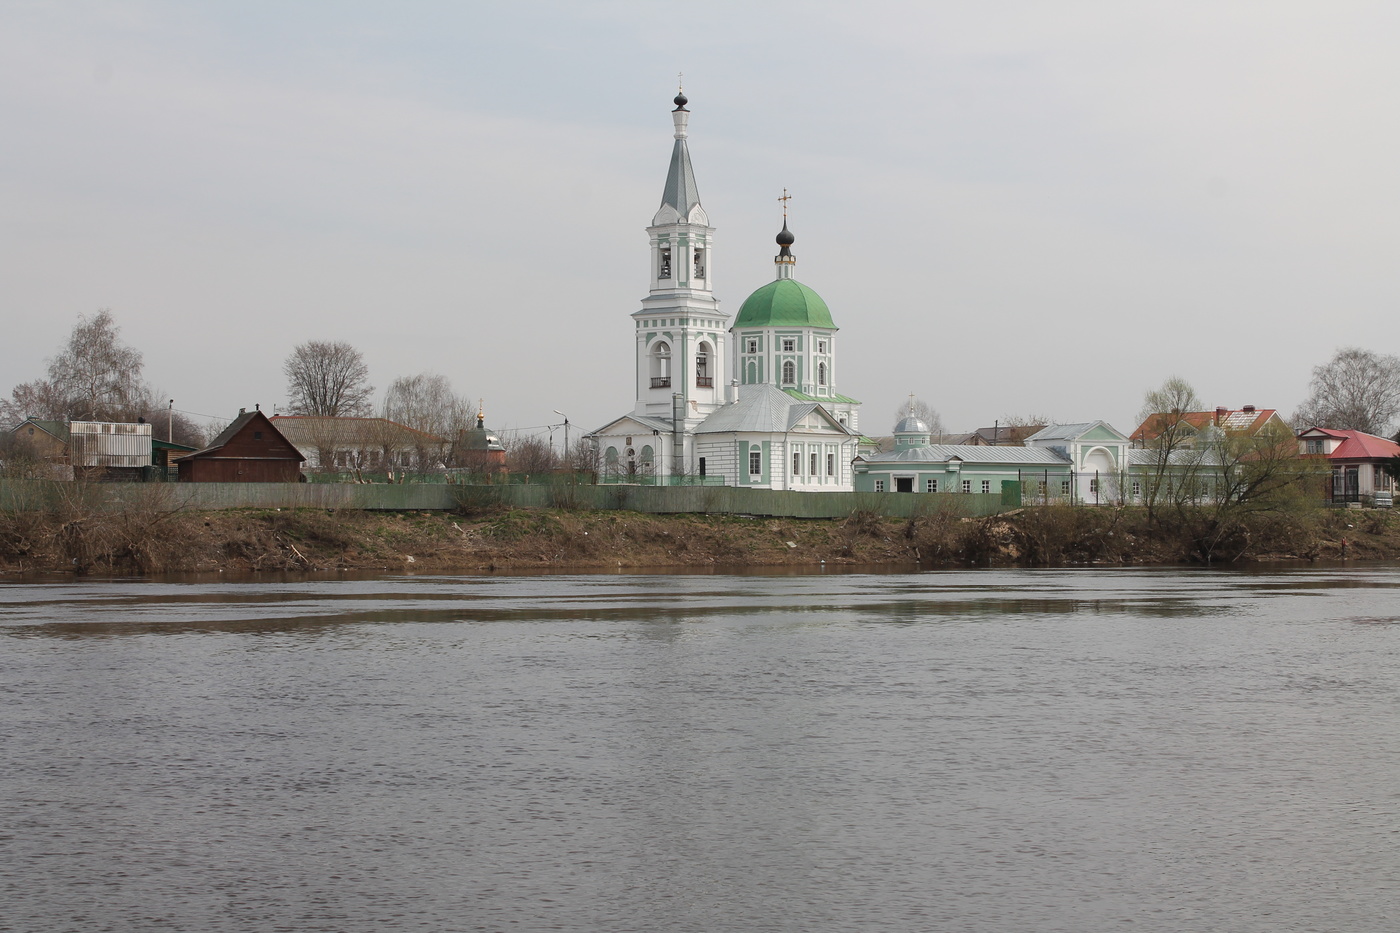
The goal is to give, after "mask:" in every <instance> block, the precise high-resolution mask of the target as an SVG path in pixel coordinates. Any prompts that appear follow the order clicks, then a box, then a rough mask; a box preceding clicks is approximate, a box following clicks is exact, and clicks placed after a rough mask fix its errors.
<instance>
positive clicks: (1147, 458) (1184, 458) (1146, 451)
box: [1128, 447, 1219, 466]
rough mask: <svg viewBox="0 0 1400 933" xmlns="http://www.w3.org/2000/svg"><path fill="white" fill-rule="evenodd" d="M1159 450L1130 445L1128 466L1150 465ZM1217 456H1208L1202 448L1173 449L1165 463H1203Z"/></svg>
mask: <svg viewBox="0 0 1400 933" xmlns="http://www.w3.org/2000/svg"><path fill="white" fill-rule="evenodd" d="M1160 455H1161V451H1157V450H1152V449H1151V448H1142V447H1132V448H1129V450H1128V464H1129V465H1130V466H1152V465H1154V464H1156V463H1157V458H1158V457H1159V456H1160ZM1217 459H1219V458H1217V457H1213V456H1209V455H1208V454H1207V452H1206V451H1204V450H1195V449H1190V448H1185V449H1181V450H1173V451H1171V453H1170V454H1168V456H1167V464H1168V465H1170V466H1192V465H1199V464H1204V463H1207V462H1210V461H1214V460H1217Z"/></svg>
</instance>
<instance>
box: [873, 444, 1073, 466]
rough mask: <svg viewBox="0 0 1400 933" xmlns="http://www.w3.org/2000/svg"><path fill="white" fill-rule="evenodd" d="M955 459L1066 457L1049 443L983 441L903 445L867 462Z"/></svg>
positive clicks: (1048, 460) (1053, 461)
mask: <svg viewBox="0 0 1400 933" xmlns="http://www.w3.org/2000/svg"><path fill="white" fill-rule="evenodd" d="M954 458H956V459H958V460H961V461H963V462H964V463H1015V464H1027V463H1031V464H1037V463H1039V464H1045V465H1047V466H1063V465H1064V464H1066V463H1068V462H1069V458H1068V457H1066V456H1064V455H1063V454H1060V453H1058V452H1056V451H1054V450H1051V449H1050V448H1048V447H990V446H982V445H980V444H979V445H976V446H974V445H972V444H965V445H956V446H955V445H953V444H933V445H930V446H928V447H904V448H901V449H900V450H892V451H890V452H888V453H880V454H870V455H869V456H867V457H865V458H864V459H865V462H867V463H947V462H948V461H949V460H952V459H954Z"/></svg>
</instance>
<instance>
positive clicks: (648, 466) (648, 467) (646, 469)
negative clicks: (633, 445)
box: [637, 444, 655, 473]
mask: <svg viewBox="0 0 1400 933" xmlns="http://www.w3.org/2000/svg"><path fill="white" fill-rule="evenodd" d="M654 456H655V455H654V454H653V453H652V449H651V445H650V444H647V445H645V446H643V447H642V455H641V456H640V457H638V458H637V470H638V472H641V473H650V472H652V467H653V466H654V463H653V457H654Z"/></svg>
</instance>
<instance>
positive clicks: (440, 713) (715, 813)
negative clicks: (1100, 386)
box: [0, 566, 1400, 933]
mask: <svg viewBox="0 0 1400 933" xmlns="http://www.w3.org/2000/svg"><path fill="white" fill-rule="evenodd" d="M1398 587H1400V568H1397V567H1391V566H1379V567H1346V568H1343V567H1336V568H1323V569H1311V570H1307V569H1305V570H1297V569H1290V570H1286V571H1278V572H1273V571H1263V572H1250V573H1245V572H1216V571H1205V570H1157V569H1153V570H1139V569H1127V570H1104V571H1100V570H1023V571H964V572H936V573H920V574H898V575H854V574H853V575H831V574H823V575H813V576H708V575H697V576H676V575H666V576H662V575H656V576H647V575H629V576H621V575H618V576H537V577H494V576H493V577H447V576H414V577H385V578H380V579H363V580H306V581H295V580H286V581H274V582H267V581H265V580H264V581H258V582H217V581H216V582H160V581H135V582H100V581H92V582H86V581H85V582H57V583H51V584H32V585H30V584H10V585H4V586H0V741H2V742H3V749H4V751H3V761H2V762H0V930H6V931H11V930H13V931H45V933H57V931H65V930H74V931H85V933H86V931H101V930H114V931H155V930H180V931H260V933H261V931H276V930H288V931H371V930H373V931H385V930H425V931H426V930H433V931H438V930H441V931H458V930H461V931H476V930H490V931H497V930H520V931H546V930H568V931H574V930H578V931H588V930H608V931H666V933H670V931H678V933H683V931H695V933H716V931H745V933H762V931H869V930H876V929H880V930H898V931H919V930H939V931H942V930H949V931H987V933H1010V931H1022V930H1029V931H1042V933H1043V931H1075V933H1094V931H1105V930H1115V931H1118V930H1134V931H1158V930H1161V931H1196V930H1199V931H1235V933H1239V931H1266V930H1267V931H1280V930H1285V931H1295V930H1298V931H1312V930H1317V931H1331V930H1338V931H1342V930H1344V931H1363V933H1364V931H1390V930H1393V929H1395V928H1396V924H1397V922H1398V921H1397V919H1396V916H1397V909H1400V738H1397V736H1398V735H1400V602H1397V596H1398V595H1400V590H1398V589H1397V588H1398Z"/></svg>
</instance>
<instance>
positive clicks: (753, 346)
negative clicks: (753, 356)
mask: <svg viewBox="0 0 1400 933" xmlns="http://www.w3.org/2000/svg"><path fill="white" fill-rule="evenodd" d="M745 346H746V347H747V348H748V350H747V352H749V353H757V352H758V338H757V337H750V338H749V339H748V342H747V343H746V344H745Z"/></svg>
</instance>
